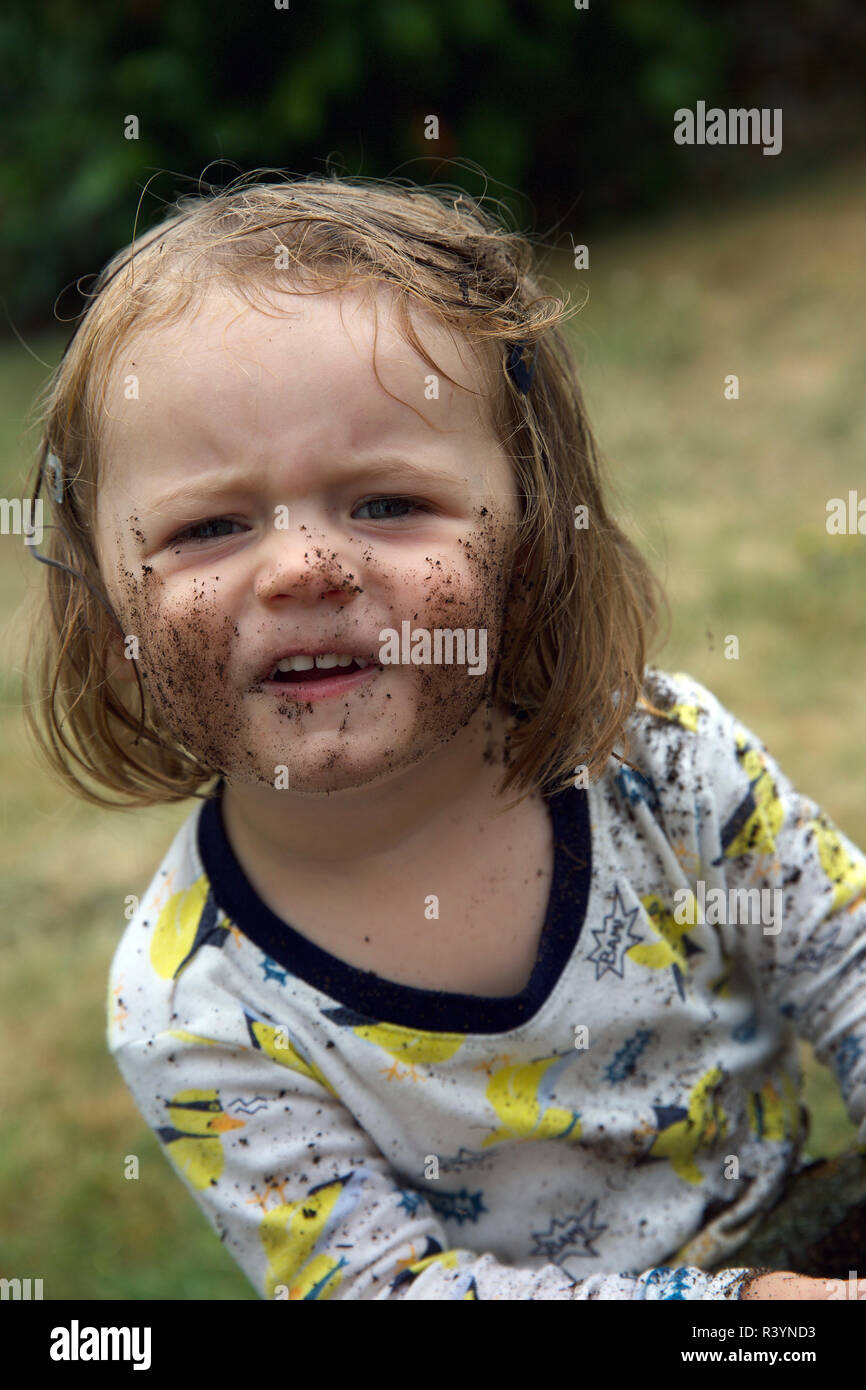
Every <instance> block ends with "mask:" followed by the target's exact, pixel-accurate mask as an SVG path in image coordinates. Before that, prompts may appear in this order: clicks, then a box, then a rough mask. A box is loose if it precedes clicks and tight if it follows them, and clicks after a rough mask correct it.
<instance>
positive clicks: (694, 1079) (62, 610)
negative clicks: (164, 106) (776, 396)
mask: <svg viewBox="0 0 866 1390" xmlns="http://www.w3.org/2000/svg"><path fill="white" fill-rule="evenodd" d="M569 312H570V311H567V310H566V307H565V305H564V304H563V302H562V301H561V300H560V299H558V298H557V297H555V296H551V295H545V294H544V293H542V289H541V285H540V279H539V276H538V273H537V272H536V270H535V269H534V261H533V248H532V247H531V246H530V243H529V242H528V241H527V240H526V239H524V238H523V237H521V236H520V235H518V234H517V233H514V232H511V231H509V230H508V229H507V228H506V227H505V226H504V225H503V224H502V223H501V222H500V221H499V220H498V219H496V218H494V217H493V216H492V215H491V214H490V213H489V212H488V211H487V210H486V209H484V208H482V206H481V205H479V204H478V203H476V202H475V201H474V200H472V199H470V198H469V197H467V195H465V194H462V193H461V194H457V193H456V192H450V191H448V190H441V189H440V190H437V191H435V192H434V191H430V190H426V191H425V190H421V189H418V188H414V187H412V186H409V185H406V186H403V185H397V184H391V183H379V182H375V181H369V180H368V181H364V180H360V179H356V180H350V179H337V178H310V179H306V180H303V179H302V180H295V181H289V180H285V181H275V182H273V183H258V182H256V181H255V180H249V179H242V180H240V181H239V182H238V184H237V185H235V186H233V187H229V188H228V189H225V190H223V191H221V192H219V193H214V194H210V195H208V196H200V197H190V198H181V199H179V200H178V203H177V205H176V207H175V208H174V210H173V211H172V214H171V215H170V216H168V217H167V218H166V219H165V220H164V221H163V222H162V223H161V224H160V225H159V226H158V227H156V229H155V230H153V231H151V232H150V233H148V235H147V236H146V237H145V238H142V239H141V240H140V242H137V243H136V242H134V243H133V245H132V247H130V248H127V249H126V250H124V251H123V252H121V253H119V254H118V255H117V256H116V257H115V258H114V259H113V260H112V261H110V262H109V264H108V265H107V266H106V267H105V269H104V270H103V272H102V274H101V276H100V277H99V279H98V281H97V283H96V286H95V290H94V294H93V298H92V303H91V304H90V305H89V307H88V309H87V312H86V313H85V315H84V316H83V318H82V319H81V321H80V322H79V325H78V327H77V329H76V331H75V333H74V335H73V338H72V340H71V342H70V345H69V347H68V348H67V351H66V353H65V354H64V358H63V360H62V362H61V364H60V366H59V367H58V369H57V370H56V372H55V374H54V376H53V378H52V381H51V383H50V386H49V388H48V390H47V392H46V397H45V401H44V408H43V425H44V434H43V440H42V445H41V449H40V455H39V459H38V481H37V485H36V494H38V492H39V488H40V486H41V487H43V489H44V492H45V495H46V501H47V505H48V508H49V518H50V526H49V529H48V539H47V541H46V547H45V553H44V554H40V553H39V552H38V551H37V552H36V554H37V556H38V558H39V559H41V560H44V561H46V562H47V563H46V567H45V569H44V570H43V571H42V573H43V574H44V577H45V592H44V595H43V596H42V600H41V601H42V602H43V603H44V612H43V613H42V614H41V615H40V616H39V618H38V621H36V622H34V627H33V630H34V633H35V636H34V639H33V646H32V649H31V651H30V653H29V657H28V661H29V677H28V686H27V689H28V691H29V692H30V700H31V708H30V712H29V714H28V724H29V727H30V728H31V731H32V732H33V734H34V735H35V737H36V739H37V740H38V742H39V746H40V747H41V748H42V749H43V751H44V752H45V754H46V755H47V757H48V758H49V759H50V762H51V765H52V767H54V768H55V769H56V771H57V772H58V773H59V775H60V776H61V777H63V778H64V779H65V781H66V783H67V785H68V786H70V787H71V788H72V789H74V790H75V791H76V792H78V793H80V794H81V795H84V796H85V797H87V798H88V799H90V800H92V801H96V802H97V803H98V804H101V805H106V804H107V805H122V806H126V807H134V806H138V805H148V804H154V803H158V802H173V801H179V800H185V799H187V798H189V797H193V798H196V802H197V804H196V805H195V807H194V808H193V810H192V811H191V813H190V815H189V817H188V819H187V820H186V822H185V823H184V824H183V826H182V828H181V829H180V831H179V832H178V834H177V836H176V838H175V840H174V842H173V843H172V844H171V847H170V848H169V850H168V852H167V854H166V856H165V859H164V861H163V863H162V865H161V866H160V867H159V870H158V872H157V873H156V875H155V877H154V878H153V881H152V883H151V884H150V886H149V888H148V889H147V891H146V893H145V894H144V896H143V897H142V899H141V902H140V905H139V908H138V910H137V912H136V913H135V916H134V917H133V919H132V920H131V921H130V922H129V923H128V925H127V927H126V930H125V932H124V935H123V938H122V940H121V941H120V944H119V946H118V948H117V951H116V954H115V958H114V961H113V964H112V968H111V975H110V981H109V990H108V1006H109V1024H108V1042H109V1047H110V1049H111V1051H112V1053H113V1055H114V1057H115V1058H116V1060H117V1064H118V1066H119V1067H120V1070H121V1072H122V1074H123V1076H124V1078H125V1080H126V1083H127V1085H128V1086H129V1088H130V1090H131V1092H132V1094H133V1096H134V1098H135V1100H136V1103H137V1104H138V1106H139V1108H140V1109H141V1112H142V1114H143V1115H144V1117H145V1119H146V1120H147V1123H148V1124H149V1125H150V1126H151V1127H152V1128H153V1130H154V1132H155V1133H156V1135H157V1137H158V1139H159V1141H160V1143H161V1144H162V1145H163V1147H164V1151H165V1153H166V1154H167V1155H168V1157H169V1158H170V1159H171V1161H172V1163H173V1164H174V1166H175V1168H176V1169H177V1171H178V1173H179V1174H180V1175H181V1177H182V1179H183V1181H184V1182H185V1183H186V1185H187V1186H188V1188H189V1190H190V1192H191V1193H192V1195H193V1197H194V1198H195V1200H196V1201H197V1202H198V1204H199V1205H200V1207H201V1208H202V1210H203V1211H204V1213H205V1214H206V1216H207V1218H208V1220H209V1221H210V1223H211V1225H212V1226H213V1228H214V1230H215V1231H216V1232H217V1233H218V1234H219V1237H220V1239H221V1240H223V1241H224V1242H225V1244H226V1247H227V1248H228V1249H229V1250H230V1251H231V1252H232V1254H233V1256H234V1257H235V1259H236V1260H237V1262H238V1264H239V1265H240V1266H241V1268H242V1269H243V1270H244V1271H245V1273H246V1274H247V1276H248V1277H249V1279H250V1280H251V1281H252V1283H253V1285H254V1286H255V1288H256V1289H257V1290H258V1291H259V1292H260V1294H261V1295H262V1296H263V1297H267V1298H291V1299H299V1298H309V1299H327V1298H336V1299H385V1300H387V1299H599V1298H600V1299H646V1298H649V1299H732V1298H733V1299H735V1298H739V1297H741V1296H746V1297H770V1296H773V1295H774V1294H776V1295H777V1294H778V1292H779V1289H780V1281H782V1282H784V1281H787V1283H786V1285H785V1287H786V1292H784V1293H783V1296H790V1297H828V1296H830V1291H829V1286H826V1285H825V1284H824V1283H823V1282H820V1284H819V1281H817V1280H812V1279H806V1278H800V1277H796V1276H794V1275H793V1274H790V1273H789V1272H787V1271H782V1272H766V1271H761V1270H757V1269H755V1268H754V1267H744V1266H743V1265H738V1264H737V1259H736V1254H737V1249H738V1247H739V1246H741V1245H743V1243H744V1242H745V1241H746V1239H747V1237H748V1236H749V1235H750V1233H751V1232H752V1231H753V1230H754V1229H755V1227H756V1225H757V1224H758V1223H759V1221H760V1220H761V1217H762V1216H763V1215H764V1214H765V1213H766V1212H767V1210H768V1209H769V1208H771V1207H772V1205H773V1203H774V1201H775V1200H776V1199H777V1198H778V1196H779V1194H780V1193H782V1192H783V1191H784V1189H785V1187H786V1183H787V1182H788V1180H789V1178H790V1175H791V1174H792V1173H793V1172H794V1171H795V1170H796V1167H797V1164H798V1161H799V1157H800V1147H801V1144H802V1141H803V1138H804V1119H805V1117H804V1112H803V1111H802V1110H801V1107H800V1103H799V1084H800V1078H799V1072H798V1057H797V1037H798V1035H800V1036H803V1037H806V1038H808V1039H809V1040H810V1041H811V1042H812V1043H813V1045H814V1047H815V1049H816V1053H817V1056H818V1058H819V1059H820V1060H821V1061H822V1062H824V1063H826V1064H828V1065H831V1066H832V1067H833V1068H834V1069H835V1073H836V1075H837V1077H838V1078H839V1082H840V1085H841V1088H842V1092H843V1095H844V1098H845V1100H846V1103H847V1107H848V1111H849V1113H850V1115H851V1117H852V1119H853V1121H854V1122H855V1123H856V1124H858V1125H859V1126H860V1131H859V1133H860V1139H861V1141H863V1140H866V858H864V856H863V855H862V854H861V853H860V852H859V851H858V850H857V849H856V848H855V846H854V845H853V844H851V843H850V842H849V840H847V839H846V838H845V836H844V835H843V834H841V833H840V832H839V830H837V829H836V828H835V826H834V825H833V824H832V823H831V821H830V820H829V819H828V817H827V816H826V815H825V814H824V813H823V812H822V810H821V809H820V807H819V806H817V805H816V804H815V803H814V802H812V801H810V800H809V799H808V798H807V797H806V796H804V795H801V794H799V793H798V792H797V791H796V790H795V789H794V787H793V786H792V785H791V783H790V781H789V780H788V779H787V777H786V776H785V775H784V773H783V772H782V771H781V770H780V768H779V767H778V766H777V764H776V763H775V762H774V760H773V758H772V757H771V756H770V755H769V754H768V752H767V751H766V749H765V748H764V747H763V745H762V744H761V742H760V741H759V739H758V738H757V737H756V736H755V735H754V734H753V733H751V732H750V731H749V730H748V729H747V728H745V727H743V725H742V724H740V723H739V721H738V720H737V719H736V718H735V717H734V716H733V715H732V714H731V713H730V712H729V711H728V710H727V709H725V708H724V707H723V706H722V705H721V704H720V703H719V701H718V700H717V699H716V698H715V697H714V696H713V695H712V694H711V692H710V691H709V690H707V689H705V688H704V687H703V686H702V685H700V684H699V683H698V682H697V681H695V680H694V679H691V678H690V677H689V676H687V675H683V674H677V675H670V674H665V673H663V672H662V671H660V670H659V669H657V668H656V667H654V666H652V665H650V664H648V657H649V651H650V644H651V642H652V641H653V640H654V638H655V636H656V634H657V630H658V621H657V620H658V616H659V614H660V612H661V609H662V605H663V595H662V593H661V590H660V588H659V586H658V584H657V581H656V580H655V579H654V578H653V576H652V575H651V573H650V571H649V569H648V567H647V565H646V563H645V562H644V560H643V559H642V557H641V556H640V554H639V552H638V551H637V549H636V548H635V546H634V545H633V544H632V543H631V542H630V541H629V540H628V538H627V537H626V536H625V535H624V534H623V532H622V531H621V530H620V529H619V528H618V527H617V525H616V524H615V522H614V521H613V519H612V517H611V515H610V514H609V512H608V510H607V501H606V483H605V481H604V479H603V476H602V470H601V467H600V463H599V459H598V455H597V451H596V446H595V444H594V441H593V437H592V433H591V430H590V427H589V424H588V421H587V416H586V412H585V409H584V405H583V401H582V397H581V392H580V389H579V386H578V381H577V375H576V367H575V362H574V358H573V356H572V353H571V349H570V347H569V345H568V342H567V338H566V336H565V334H564V332H563V326H564V323H565V320H566V318H567V317H568V314H569ZM109 793H110V795H109ZM719 1266H724V1267H723V1268H722V1269H721V1271H720V1272H719V1270H718V1267H719ZM714 1267H716V1272H715V1273H714V1272H712V1270H713V1268H714ZM845 1273H847V1271H840V1275H843V1274H845Z"/></svg>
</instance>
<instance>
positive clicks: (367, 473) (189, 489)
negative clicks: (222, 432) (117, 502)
mask: <svg viewBox="0 0 866 1390" xmlns="http://www.w3.org/2000/svg"><path fill="white" fill-rule="evenodd" d="M401 474H402V475H403V476H405V477H407V478H411V479H412V480H413V481H415V482H416V483H418V485H419V486H424V485H427V486H430V485H431V484H432V485H434V486H435V485H437V484H438V485H440V486H446V487H452V488H453V487H455V486H457V487H459V486H461V485H462V484H464V483H465V482H466V480H465V479H463V478H461V477H459V476H458V475H457V474H456V473H452V472H450V471H449V470H448V469H442V468H433V467H430V466H428V465H425V464H417V463H412V462H411V460H409V459H406V458H394V459H390V458H382V457H377V458H376V459H371V460H370V461H369V462H366V463H363V464H360V465H359V466H358V467H357V468H355V469H352V470H347V471H346V472H344V473H341V474H340V475H339V477H335V478H334V482H335V484H336V485H337V486H344V485H349V484H351V483H354V482H357V481H358V480H360V479H362V478H371V479H372V478H375V477H377V476H383V477H384V476H385V475H387V476H388V477H389V478H391V477H394V476H395V475H397V476H399V475H401ZM252 482H253V479H252V478H251V475H250V474H249V473H247V472H244V473H242V474H241V473H238V474H235V473H229V474H226V473H223V472H220V473H219V474H216V475H215V476H214V478H213V479H212V480H211V479H210V478H209V477H208V476H207V475H203V476H202V477H201V479H200V480H198V481H196V480H195V479H188V480H187V481H186V482H184V483H182V484H181V485H180V486H179V487H176V488H171V489H170V490H169V491H168V492H164V493H161V494H160V495H159V496H158V497H156V498H155V499H154V500H153V502H152V503H151V509H152V510H153V511H159V510H160V509H161V508H163V507H169V506H172V505H173V504H174V503H176V502H184V501H193V500H195V501H201V500H202V498H204V497H207V498H212V497H214V496H217V495H219V494H220V493H228V492H243V491H244V490H245V489H247V488H249V487H250V486H251V483H252Z"/></svg>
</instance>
